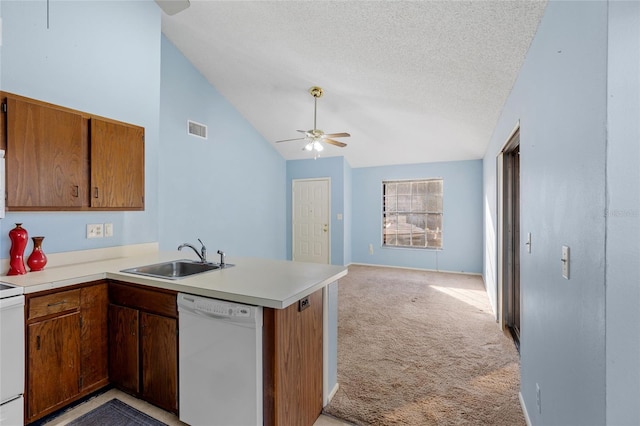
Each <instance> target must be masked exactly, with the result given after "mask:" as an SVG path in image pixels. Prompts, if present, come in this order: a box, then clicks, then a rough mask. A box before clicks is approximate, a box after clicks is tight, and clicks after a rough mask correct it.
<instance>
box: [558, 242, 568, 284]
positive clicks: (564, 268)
mask: <svg viewBox="0 0 640 426" xmlns="http://www.w3.org/2000/svg"><path fill="white" fill-rule="evenodd" d="M569 259H570V256H569V246H562V258H561V259H560V260H562V276H563V277H565V278H566V279H569Z"/></svg>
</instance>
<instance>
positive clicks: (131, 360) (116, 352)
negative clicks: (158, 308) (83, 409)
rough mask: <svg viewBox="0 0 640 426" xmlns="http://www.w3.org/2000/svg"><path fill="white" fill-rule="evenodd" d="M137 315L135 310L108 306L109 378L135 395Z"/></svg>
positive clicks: (136, 383) (137, 385) (136, 380)
mask: <svg viewBox="0 0 640 426" xmlns="http://www.w3.org/2000/svg"><path fill="white" fill-rule="evenodd" d="M138 315H139V312H138V310H137V309H131V308H125V307H123V306H118V305H109V378H110V379H111V382H112V383H114V384H115V385H117V386H118V387H120V388H122V389H124V390H127V391H129V392H132V393H135V394H137V393H138V392H140V381H139V379H138V365H139V363H140V358H139V354H138Z"/></svg>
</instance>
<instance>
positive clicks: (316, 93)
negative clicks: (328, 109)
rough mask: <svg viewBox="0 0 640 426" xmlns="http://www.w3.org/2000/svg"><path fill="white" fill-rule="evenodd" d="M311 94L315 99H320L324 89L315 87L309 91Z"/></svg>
mask: <svg viewBox="0 0 640 426" xmlns="http://www.w3.org/2000/svg"><path fill="white" fill-rule="evenodd" d="M309 93H311V96H313V97H314V98H320V97H322V93H323V92H322V87H318V86H313V87H311V88H310V89H309Z"/></svg>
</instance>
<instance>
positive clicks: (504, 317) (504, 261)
mask: <svg viewBox="0 0 640 426" xmlns="http://www.w3.org/2000/svg"><path fill="white" fill-rule="evenodd" d="M519 146H520V121H519V120H518V122H517V123H516V125H515V127H514V129H513V130H512V131H511V133H510V134H509V137H508V138H507V140H506V142H505V143H504V145H503V146H502V149H501V150H500V152H499V154H498V155H497V157H496V195H497V196H496V204H497V206H496V207H497V208H496V212H497V232H496V240H497V241H496V245H497V247H498V250H497V256H496V257H497V265H496V271H497V278H498V279H497V281H498V282H497V284H498V285H497V286H496V287H497V288H496V292H497V295H496V296H497V301H498V303H497V305H498V308H497V312H496V315H497V318H496V320H497V321H498V323H499V324H500V327H501V328H502V330H507V329H508V328H509V321H510V318H509V317H508V311H509V309H510V308H511V306H510V305H509V300H508V297H509V296H510V294H509V287H508V280H509V274H510V271H509V260H510V257H513V253H511V252H509V251H508V248H509V244H508V238H509V223H508V221H507V220H506V216H507V214H508V212H507V210H508V209H509V207H510V204H509V201H510V196H511V194H509V191H507V190H506V186H507V184H508V183H507V182H506V180H505V179H506V178H507V170H506V166H507V161H509V154H510V153H512V152H513V151H514V150H515V149H516V148H517V147H519ZM519 210H520V209H519ZM515 244H518V245H519V241H516V242H515ZM519 305H520V312H521V310H522V293H520V303H519Z"/></svg>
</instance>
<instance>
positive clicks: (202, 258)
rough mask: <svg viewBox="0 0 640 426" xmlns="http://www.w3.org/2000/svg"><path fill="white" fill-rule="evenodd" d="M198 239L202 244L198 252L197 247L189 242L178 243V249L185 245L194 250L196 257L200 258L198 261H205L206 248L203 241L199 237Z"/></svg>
mask: <svg viewBox="0 0 640 426" xmlns="http://www.w3.org/2000/svg"><path fill="white" fill-rule="evenodd" d="M198 241H199V242H200V244H201V245H202V248H201V249H200V252H198V249H197V248H195V247H194V246H192V245H191V244H188V243H184V244H180V245H179V246H178V251H180V250H182V249H183V248H185V247H189V248H190V249H191V250H193V251H194V252H196V254H197V255H198V257H199V258H200V262H202V263H207V248H206V247H205V246H204V243H203V242H202V240H201V239H200V238H198Z"/></svg>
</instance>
